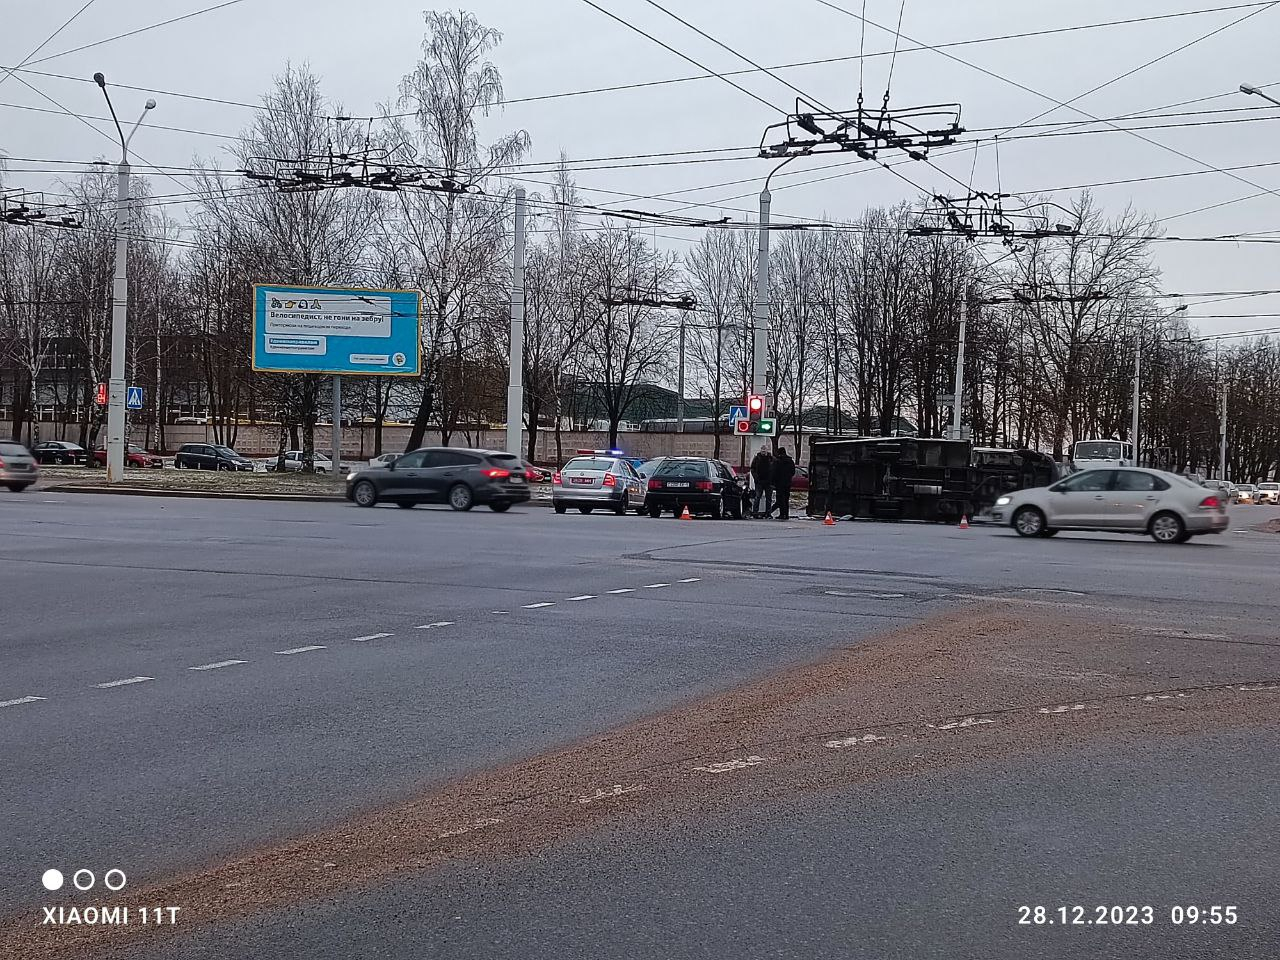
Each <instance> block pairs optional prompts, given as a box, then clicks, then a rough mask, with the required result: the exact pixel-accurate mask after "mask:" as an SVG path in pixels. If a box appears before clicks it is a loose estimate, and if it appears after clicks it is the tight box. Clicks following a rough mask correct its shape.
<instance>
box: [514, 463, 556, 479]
mask: <svg viewBox="0 0 1280 960" xmlns="http://www.w3.org/2000/svg"><path fill="white" fill-rule="evenodd" d="M520 462H521V463H522V464H523V465H524V478H525V479H526V480H528V481H529V482H530V483H547V482H548V481H549V480H550V479H551V476H552V474H554V473H555V471H554V470H548V469H547V468H546V467H540V466H538V465H537V464H536V463H533V462H532V461H530V460H521V461H520Z"/></svg>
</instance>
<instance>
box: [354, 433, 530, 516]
mask: <svg viewBox="0 0 1280 960" xmlns="http://www.w3.org/2000/svg"><path fill="white" fill-rule="evenodd" d="M529 496H530V493H529V481H528V480H526V479H525V476H524V469H523V467H522V466H521V463H520V458H519V457H517V456H515V455H514V454H510V453H504V452H502V451H500V450H473V449H467V448H464V447H425V448H423V449H422V450H414V451H413V452H412V453H406V454H404V455H403V456H401V457H397V458H396V459H395V460H393V461H392V462H391V463H389V464H387V465H386V466H384V467H369V468H367V469H364V470H360V471H357V472H355V473H352V474H350V475H349V476H348V477H347V499H348V500H351V501H352V502H354V503H355V504H357V505H358V506H361V507H372V506H376V505H377V504H378V503H380V502H382V501H384V500H385V501H387V502H388V503H394V504H396V505H397V506H400V507H412V506H415V505H416V504H419V503H447V504H449V506H451V507H453V509H454V510H470V509H471V508H472V507H473V506H475V505H476V504H481V505H484V504H488V506H489V509H491V510H494V511H496V512H498V513H501V512H503V511H504V510H507V509H509V508H510V506H511V505H512V504H513V503H523V502H524V501H526V500H528V499H529Z"/></svg>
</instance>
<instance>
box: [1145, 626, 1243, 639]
mask: <svg viewBox="0 0 1280 960" xmlns="http://www.w3.org/2000/svg"><path fill="white" fill-rule="evenodd" d="M1126 629H1128V630H1130V631H1132V632H1134V633H1148V634H1151V636H1153V637H1173V638H1174V639H1178V638H1182V639H1184V640H1230V639H1231V638H1230V637H1229V636H1227V635H1226V634H1225V633H1190V632H1189V631H1186V630H1178V629H1176V628H1173V627H1139V626H1129V627H1127V628H1126Z"/></svg>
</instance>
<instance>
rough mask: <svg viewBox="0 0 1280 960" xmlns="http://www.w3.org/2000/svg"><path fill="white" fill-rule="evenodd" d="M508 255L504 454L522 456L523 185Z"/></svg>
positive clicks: (518, 193)
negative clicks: (508, 339)
mask: <svg viewBox="0 0 1280 960" xmlns="http://www.w3.org/2000/svg"><path fill="white" fill-rule="evenodd" d="M512 246H513V248H514V252H513V254H512V258H511V357H510V363H511V373H510V377H509V379H508V380H507V453H511V454H515V455H516V456H517V457H523V456H524V454H523V453H522V452H521V446H522V444H521V441H522V439H523V430H522V427H523V423H524V188H523V187H516V224H515V238H514V243H513V244H512Z"/></svg>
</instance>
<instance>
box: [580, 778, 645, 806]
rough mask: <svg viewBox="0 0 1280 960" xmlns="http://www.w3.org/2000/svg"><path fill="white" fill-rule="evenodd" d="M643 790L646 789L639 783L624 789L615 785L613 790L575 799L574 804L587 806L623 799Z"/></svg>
mask: <svg viewBox="0 0 1280 960" xmlns="http://www.w3.org/2000/svg"><path fill="white" fill-rule="evenodd" d="M643 789H644V787H642V786H641V785H640V784H638V783H633V784H631V785H630V786H627V787H624V786H623V785H622V784H620V783H615V784H614V785H613V789H611V790H597V791H596V792H595V793H589V794H587V795H586V796H583V797H574V798H573V802H574V803H581V804H583V805H586V804H588V803H595V802H596V801H597V800H609V799H611V798H613V797H621V796H623V795H624V794H628V793H635V792H636V791H637V790H643Z"/></svg>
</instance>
